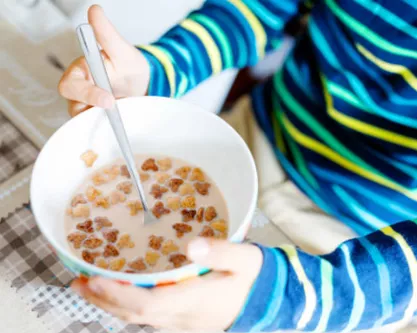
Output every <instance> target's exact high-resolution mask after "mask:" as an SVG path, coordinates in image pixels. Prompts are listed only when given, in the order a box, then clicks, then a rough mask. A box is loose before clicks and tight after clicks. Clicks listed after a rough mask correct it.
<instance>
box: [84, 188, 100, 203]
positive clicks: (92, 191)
mask: <svg viewBox="0 0 417 333" xmlns="http://www.w3.org/2000/svg"><path fill="white" fill-rule="evenodd" d="M101 193H102V192H101V191H100V190H97V189H96V188H95V187H94V186H89V187H87V191H86V192H85V195H86V196H87V199H88V201H94V200H95V199H96V198H97V197H98V196H100V195H101Z"/></svg>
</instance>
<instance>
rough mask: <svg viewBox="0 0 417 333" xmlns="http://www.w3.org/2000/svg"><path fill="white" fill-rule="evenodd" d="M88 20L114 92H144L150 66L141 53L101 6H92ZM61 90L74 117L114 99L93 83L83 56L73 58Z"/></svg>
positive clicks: (133, 94)
mask: <svg viewBox="0 0 417 333" xmlns="http://www.w3.org/2000/svg"><path fill="white" fill-rule="evenodd" d="M88 21H89V23H90V25H91V26H92V27H93V30H94V33H95V35H96V38H97V41H98V42H99V44H100V45H101V47H102V54H103V57H104V63H105V66H106V69H107V72H108V74H109V78H110V82H111V85H112V88H113V94H114V96H115V97H116V98H121V97H128V96H143V95H145V94H146V91H147V89H148V85H149V77H150V68H149V64H148V62H147V60H146V59H145V57H144V56H143V55H142V53H141V52H140V51H139V50H138V49H137V48H135V47H134V46H132V45H131V44H129V43H128V42H127V41H126V40H125V39H123V37H121V36H120V35H119V34H118V32H117V31H116V30H115V28H114V27H113V25H112V24H111V23H110V21H109V20H108V19H107V17H106V16H105V15H104V12H103V10H102V8H101V7H99V6H97V5H94V6H92V7H90V9H89V11H88ZM58 90H59V93H60V94H61V95H62V96H63V97H65V98H66V99H68V112H69V114H70V115H71V116H72V117H74V116H76V115H77V114H79V113H80V112H83V111H85V110H87V109H88V108H90V107H91V106H100V107H103V108H106V107H111V106H112V105H113V103H114V98H113V96H112V95H111V94H109V93H108V92H106V91H104V90H102V89H100V88H98V87H96V86H95V85H94V82H93V79H92V77H91V75H90V71H89V69H88V65H87V62H86V60H85V58H84V57H80V58H78V59H76V60H74V62H73V63H72V64H71V65H70V66H69V67H68V69H67V70H66V71H65V73H64V75H63V76H62V78H61V81H60V82H59V85H58Z"/></svg>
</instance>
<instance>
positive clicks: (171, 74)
mask: <svg viewBox="0 0 417 333" xmlns="http://www.w3.org/2000/svg"><path fill="white" fill-rule="evenodd" d="M141 48H142V49H144V50H145V51H148V52H149V53H151V54H153V55H154V56H155V57H156V58H157V59H158V60H159V61H160V62H161V64H162V66H163V67H164V69H165V73H166V74H167V77H168V83H169V88H170V90H171V97H174V94H175V70H174V66H173V64H172V61H171V59H170V58H169V56H168V55H167V54H166V53H165V52H163V51H161V50H160V49H158V48H157V47H155V46H153V45H141Z"/></svg>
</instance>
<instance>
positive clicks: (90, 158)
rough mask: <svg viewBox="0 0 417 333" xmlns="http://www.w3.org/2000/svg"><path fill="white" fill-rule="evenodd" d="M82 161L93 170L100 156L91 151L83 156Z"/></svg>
mask: <svg viewBox="0 0 417 333" xmlns="http://www.w3.org/2000/svg"><path fill="white" fill-rule="evenodd" d="M80 157H81V159H82V160H83V161H84V163H85V166H86V167H87V168H91V167H92V166H93V164H94V162H95V161H96V159H97V157H98V155H97V154H96V153H95V152H93V151H92V150H91V149H90V150H87V151H86V152H84V153H82V154H81V156H80Z"/></svg>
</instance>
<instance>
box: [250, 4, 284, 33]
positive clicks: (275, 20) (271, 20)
mask: <svg viewBox="0 0 417 333" xmlns="http://www.w3.org/2000/svg"><path fill="white" fill-rule="evenodd" d="M243 2H244V3H245V4H246V6H248V7H249V8H250V9H251V10H252V12H253V13H254V14H255V15H256V16H257V17H258V18H259V19H260V20H261V21H262V23H264V24H266V25H268V26H269V27H270V28H272V29H276V30H278V29H281V28H282V27H283V25H284V22H283V20H282V19H281V18H280V17H278V16H276V15H274V14H273V13H271V12H270V11H269V10H268V9H267V8H265V7H264V6H263V5H262V3H261V2H260V1H259V0H243Z"/></svg>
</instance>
